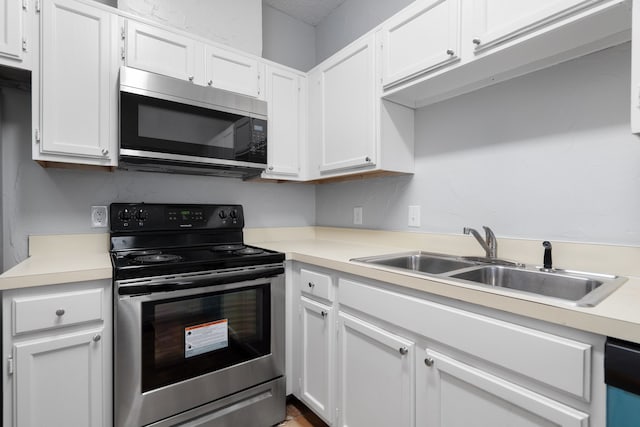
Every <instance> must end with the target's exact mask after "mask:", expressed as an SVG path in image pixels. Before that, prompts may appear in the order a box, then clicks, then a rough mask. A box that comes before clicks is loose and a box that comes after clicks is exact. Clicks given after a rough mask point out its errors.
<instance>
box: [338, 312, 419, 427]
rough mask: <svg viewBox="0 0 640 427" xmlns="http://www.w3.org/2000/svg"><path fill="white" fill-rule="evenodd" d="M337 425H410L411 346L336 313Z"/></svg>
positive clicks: (412, 377)
mask: <svg viewBox="0 0 640 427" xmlns="http://www.w3.org/2000/svg"><path fill="white" fill-rule="evenodd" d="M338 354H339V356H338V357H339V362H338V363H339V366H340V368H339V370H340V375H339V381H340V383H339V384H340V386H339V388H340V404H339V411H340V412H339V414H340V415H339V425H340V426H342V427H357V426H367V427H389V426H394V427H410V426H413V425H414V424H415V423H414V420H415V416H414V344H413V343H412V342H411V341H409V340H407V339H404V338H401V337H399V336H397V335H394V334H392V333H390V332H387V331H385V330H382V329H380V328H378V327H376V326H373V325H371V324H368V323H366V322H363V321H362V320H360V319H357V318H355V317H352V316H350V315H347V314H344V313H340V314H339V353H338Z"/></svg>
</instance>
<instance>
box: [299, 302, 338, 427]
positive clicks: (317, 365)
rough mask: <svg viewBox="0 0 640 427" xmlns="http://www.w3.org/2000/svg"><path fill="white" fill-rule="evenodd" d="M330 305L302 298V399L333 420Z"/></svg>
mask: <svg viewBox="0 0 640 427" xmlns="http://www.w3.org/2000/svg"><path fill="white" fill-rule="evenodd" d="M332 319H333V315H332V310H331V308H330V307H328V306H326V305H324V304H320V303H317V302H315V301H312V300H310V299H308V298H305V297H301V298H300V326H301V346H302V348H301V353H302V357H301V364H300V389H301V390H300V394H301V398H302V400H304V402H305V403H306V404H307V405H309V407H310V408H311V409H313V410H314V411H315V412H316V413H317V414H318V415H320V416H322V417H323V418H324V419H325V420H327V421H331V420H332V416H333V415H332V414H333V411H332V407H333V404H332V403H331V401H332V397H333V389H332V386H333V382H332V381H331V379H332V378H333V366H332V363H331V361H332V355H333V354H334V352H333V350H334V347H333V339H332V337H333V333H332V330H333V328H332V322H333V320H332Z"/></svg>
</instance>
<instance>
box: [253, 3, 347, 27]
mask: <svg viewBox="0 0 640 427" xmlns="http://www.w3.org/2000/svg"><path fill="white" fill-rule="evenodd" d="M263 1H264V3H266V4H268V5H269V6H271V7H273V8H274V9H278V10H279V11H281V12H284V13H286V14H287V15H289V16H293V17H294V18H296V19H299V20H300V21H304V22H306V23H307V24H311V25H313V26H316V25H318V23H319V22H320V21H322V20H323V19H324V18H325V17H326V16H327V15H329V14H330V13H331V11H332V10H333V9H335V8H336V7H338V6H340V5H341V4H342V3H344V2H345V0H263Z"/></svg>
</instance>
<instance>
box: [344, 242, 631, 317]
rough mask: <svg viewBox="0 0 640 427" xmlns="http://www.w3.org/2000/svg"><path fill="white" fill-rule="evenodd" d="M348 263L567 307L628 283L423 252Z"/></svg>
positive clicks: (591, 301)
mask: <svg viewBox="0 0 640 427" xmlns="http://www.w3.org/2000/svg"><path fill="white" fill-rule="evenodd" d="M351 261H355V262H361V263H365V264H367V265H371V266H378V267H382V268H385V269H391V270H397V271H401V272H410V273H417V274H420V275H424V276H426V277H443V278H448V279H453V280H456V281H460V282H463V283H467V284H473V285H480V286H487V287H493V288H501V289H505V290H508V291H510V292H514V293H524V294H535V295H540V296H543V297H546V298H550V299H552V300H557V301H561V302H563V303H566V304H570V305H574V306H580V307H593V306H595V305H596V304H598V303H599V302H600V301H602V300H603V299H604V298H606V297H607V296H608V295H610V294H611V293H612V292H613V291H615V290H616V289H617V288H618V287H619V286H620V285H622V284H623V283H624V282H626V281H627V278H626V277H621V276H613V275H606V274H596V273H586V272H581V271H571V270H557V269H553V270H545V269H542V268H539V267H534V266H527V265H524V264H519V263H515V262H510V261H505V260H500V259H494V258H483V257H464V256H453V255H446V254H439V253H429V252H422V251H414V252H403V253H395V254H389V255H379V256H372V257H364V258H353V259H351Z"/></svg>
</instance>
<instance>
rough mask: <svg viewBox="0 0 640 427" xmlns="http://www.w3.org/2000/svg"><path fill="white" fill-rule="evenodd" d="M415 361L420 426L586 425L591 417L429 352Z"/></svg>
mask: <svg viewBox="0 0 640 427" xmlns="http://www.w3.org/2000/svg"><path fill="white" fill-rule="evenodd" d="M421 358H422V359H424V360H418V361H417V362H416V363H417V369H418V372H424V375H422V376H420V377H419V379H418V384H417V386H416V390H417V401H418V403H417V408H418V424H419V425H428V426H442V427H468V426H474V427H495V426H518V427H555V426H560V427H587V426H588V425H589V416H588V415H587V414H585V413H583V412H580V411H577V410H575V409H573V408H571V407H568V406H566V405H563V404H561V403H559V402H556V401H554V400H552V399H549V398H547V397H544V396H541V395H539V394H536V393H534V392H532V391H530V390H527V389H525V388H523V387H520V386H518V385H515V384H513V383H510V382H508V381H505V380H503V379H501V378H498V377H496V376H494V375H491V374H489V373H486V372H484V371H482V370H479V369H476V368H474V367H472V366H469V365H467V364H464V363H461V362H459V361H457V360H455V359H452V358H450V357H448V356H445V355H443V354H441V353H439V352H436V351H433V350H427V351H426V353H424V354H423V356H421Z"/></svg>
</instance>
